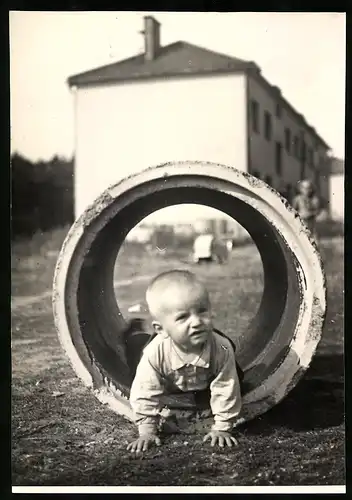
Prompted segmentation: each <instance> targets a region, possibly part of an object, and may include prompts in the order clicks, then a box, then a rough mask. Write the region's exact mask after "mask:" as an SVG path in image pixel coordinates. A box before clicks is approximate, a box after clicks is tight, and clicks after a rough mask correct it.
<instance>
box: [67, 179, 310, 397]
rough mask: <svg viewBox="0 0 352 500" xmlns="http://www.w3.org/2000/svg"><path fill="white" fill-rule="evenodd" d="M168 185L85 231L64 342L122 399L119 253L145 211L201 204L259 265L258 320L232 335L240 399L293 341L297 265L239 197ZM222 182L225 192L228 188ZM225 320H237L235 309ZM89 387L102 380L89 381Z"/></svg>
mask: <svg viewBox="0 0 352 500" xmlns="http://www.w3.org/2000/svg"><path fill="white" fill-rule="evenodd" d="M175 184H176V185H177V187H170V188H168V187H167V185H165V181H164V179H157V180H154V181H153V182H145V183H143V184H140V185H139V186H137V187H136V188H133V189H131V190H130V191H129V192H128V193H127V194H128V196H127V194H125V195H122V196H121V197H119V198H118V199H116V200H115V201H114V202H112V203H111V204H110V205H108V207H107V208H106V209H105V210H104V211H103V212H101V213H100V214H99V215H98V216H97V217H96V218H95V219H93V220H92V221H91V222H90V223H89V224H88V225H87V228H86V231H85V232H84V234H83V235H82V237H81V239H80V242H79V244H78V245H77V248H76V249H75V252H74V254H73V256H72V259H71V262H70V267H69V271H68V275H69V279H67V285H66V293H65V300H66V310H67V321H68V324H69V328H70V332H71V338H72V340H73V343H74V345H75V347H76V350H77V352H78V353H79V355H80V357H81V359H82V360H83V362H84V363H85V365H86V366H87V367H89V369H90V368H91V366H92V363H93V364H94V365H95V366H96V367H97V368H98V372H99V373H100V374H102V377H103V378H104V377H106V378H107V379H108V380H110V381H112V382H113V384H114V385H115V386H116V387H117V388H119V389H120V390H121V391H122V392H123V393H124V394H126V395H127V396H128V394H129V388H130V384H131V378H130V373H129V368H128V364H127V359H126V355H125V351H124V345H123V341H122V332H123V330H124V328H125V327H126V322H125V319H124V317H123V314H122V312H121V310H120V307H119V305H118V303H117V302H116V298H115V290H114V266H115V262H116V257H117V254H118V252H119V249H120V248H121V246H122V244H123V242H124V239H125V237H126V235H127V234H128V233H129V231H130V230H131V229H132V228H133V227H134V226H135V225H136V224H137V223H139V222H140V221H141V220H142V219H143V218H145V217H146V216H147V215H149V214H151V213H152V212H155V211H156V210H160V209H162V208H165V207H167V206H170V205H177V204H181V203H196V204H200V205H206V206H209V207H212V208H215V209H217V210H220V211H222V212H224V213H225V214H227V215H228V216H230V217H232V218H233V219H235V220H236V221H238V223H239V224H241V225H242V226H243V227H244V228H245V229H246V231H248V233H249V234H250V236H251V238H252V239H253V241H254V243H255V245H256V247H257V249H258V251H259V254H260V257H261V261H262V266H263V274H264V283H263V293H262V297H261V301H260V305H259V307H258V310H257V314H256V315H255V316H254V317H253V318H252V319H251V321H250V322H249V324H248V325H247V327H246V329H245V331H243V332H242V333H241V335H240V336H239V337H236V341H237V344H238V362H239V364H240V366H241V367H242V368H243V370H244V393H247V392H250V391H252V390H253V389H255V388H256V387H258V386H259V385H260V384H261V382H262V381H263V380H264V379H265V378H266V377H268V376H269V375H270V374H271V373H273V372H274V371H275V369H276V368H277V367H278V366H279V365H280V363H281V361H282V360H283V359H284V356H285V354H286V352H287V350H288V349H289V345H290V342H291V340H292V338H293V335H294V332H295V328H296V323H297V318H298V314H299V308H300V296H301V295H300V294H301V289H300V287H301V285H300V283H299V280H298V277H297V272H296V267H295V266H296V259H295V257H294V255H293V253H292V251H291V250H290V248H289V247H288V246H287V245H286V242H285V241H284V239H283V237H282V236H281V234H280V233H279V231H278V230H276V229H275V228H274V227H273V226H272V224H271V223H270V222H269V221H268V220H267V219H266V217H265V216H263V215H262V214H261V213H260V212H259V211H258V210H256V208H255V207H254V206H253V205H250V204H248V203H246V202H245V201H242V199H241V198H240V197H238V198H236V197H234V196H232V195H230V194H227V193H226V192H224V191H223V190H220V189H219V188H217V187H216V188H215V187H214V188H211V187H209V186H211V182H210V181H209V177H205V176H204V178H203V177H200V176H197V177H196V178H195V177H193V176H191V175H190V176H187V175H182V176H180V177H179V178H177V179H175V182H174V185H175ZM223 184H224V187H225V188H227V189H228V190H229V191H230V189H231V183H226V182H223ZM88 229H89V230H88ZM117 295H118V296H119V288H117ZM288 305H289V307H288ZM229 314H233V315H235V314H236V304H235V303H234V305H233V309H232V311H229ZM225 333H227V332H225ZM90 371H91V370H90ZM95 384H97V385H99V384H100V385H102V384H103V381H102V380H100V381H99V377H98V376H96V378H95Z"/></svg>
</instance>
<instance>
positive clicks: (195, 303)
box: [158, 287, 213, 350]
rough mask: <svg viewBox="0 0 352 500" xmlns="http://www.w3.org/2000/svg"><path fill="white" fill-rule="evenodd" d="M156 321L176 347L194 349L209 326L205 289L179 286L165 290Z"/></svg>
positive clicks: (210, 323) (209, 331) (208, 307)
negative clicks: (175, 288) (168, 290)
mask: <svg viewBox="0 0 352 500" xmlns="http://www.w3.org/2000/svg"><path fill="white" fill-rule="evenodd" d="M158 322H159V323H160V325H161V327H162V331H163V332H164V333H166V334H167V335H168V336H169V337H171V339H172V340H173V341H174V342H175V344H177V345H179V346H180V347H183V348H185V349H187V348H188V349H194V350H196V349H197V347H201V346H203V345H204V344H205V342H206V341H207V339H208V337H209V334H210V333H211V332H212V330H213V325H212V318H211V311H210V303H209V298H208V294H207V292H206V291H205V290H203V289H197V290H191V289H188V288H183V287H181V288H179V289H178V290H177V291H176V290H173V291H170V292H169V293H168V292H166V294H165V296H164V298H163V304H162V307H161V309H160V314H159V315H158Z"/></svg>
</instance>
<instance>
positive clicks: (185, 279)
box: [146, 269, 208, 318]
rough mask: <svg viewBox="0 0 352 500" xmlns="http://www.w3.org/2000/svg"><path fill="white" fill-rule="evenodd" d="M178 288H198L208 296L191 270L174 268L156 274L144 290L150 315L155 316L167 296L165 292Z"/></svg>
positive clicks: (177, 289)
mask: <svg viewBox="0 0 352 500" xmlns="http://www.w3.org/2000/svg"><path fill="white" fill-rule="evenodd" d="M180 288H185V289H188V290H190V289H191V290H192V291H194V290H197V289H198V290H199V291H200V292H202V293H204V294H206V295H207V296H208V292H207V290H206V288H205V286H204V285H203V283H202V282H201V281H200V280H199V279H198V278H197V276H196V275H195V274H194V273H192V272H191V271H187V270H184V269H174V270H172V271H165V272H163V273H161V274H158V275H157V276H156V277H155V278H154V279H153V280H152V281H151V282H150V284H149V286H148V288H147V291H146V302H147V305H148V309H149V312H150V314H151V316H153V317H154V318H156V317H157V316H158V315H159V314H160V310H161V308H162V306H163V305H165V302H166V301H167V297H166V295H165V292H166V291H168V292H171V291H175V292H176V291H179V290H180Z"/></svg>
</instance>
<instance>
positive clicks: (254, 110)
mask: <svg viewBox="0 0 352 500" xmlns="http://www.w3.org/2000/svg"><path fill="white" fill-rule="evenodd" d="M249 113H250V120H251V122H252V130H253V132H256V133H257V134H259V104H258V103H257V101H255V100H254V99H252V100H251V102H250V111H249Z"/></svg>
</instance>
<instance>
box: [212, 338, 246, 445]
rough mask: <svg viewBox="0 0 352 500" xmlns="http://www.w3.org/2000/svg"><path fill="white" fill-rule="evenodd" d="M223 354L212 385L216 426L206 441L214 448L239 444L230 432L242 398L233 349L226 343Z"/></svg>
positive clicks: (214, 425)
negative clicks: (209, 441) (215, 446)
mask: <svg viewBox="0 0 352 500" xmlns="http://www.w3.org/2000/svg"><path fill="white" fill-rule="evenodd" d="M221 354H222V356H221V358H223V359H221V362H220V363H219V364H220V369H219V371H218V373H217V375H216V377H215V379H214V380H213V381H212V383H211V384H210V392H211V399H210V405H211V409H212V412H213V415H214V424H213V426H212V429H211V431H210V432H209V433H208V434H207V435H206V436H205V438H204V441H207V440H211V444H212V446H214V445H215V444H217V443H219V445H220V446H221V447H223V446H224V445H227V446H232V445H233V444H237V441H236V439H235V438H234V437H232V436H231V433H230V432H231V430H232V426H233V423H234V421H235V420H236V418H237V417H238V415H239V413H240V410H241V407H242V398H241V390H240V383H239V379H238V375H237V370H236V361H235V354H234V351H233V349H232V347H231V346H229V345H227V343H226V344H225V343H224V345H223V352H222V353H221Z"/></svg>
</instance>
